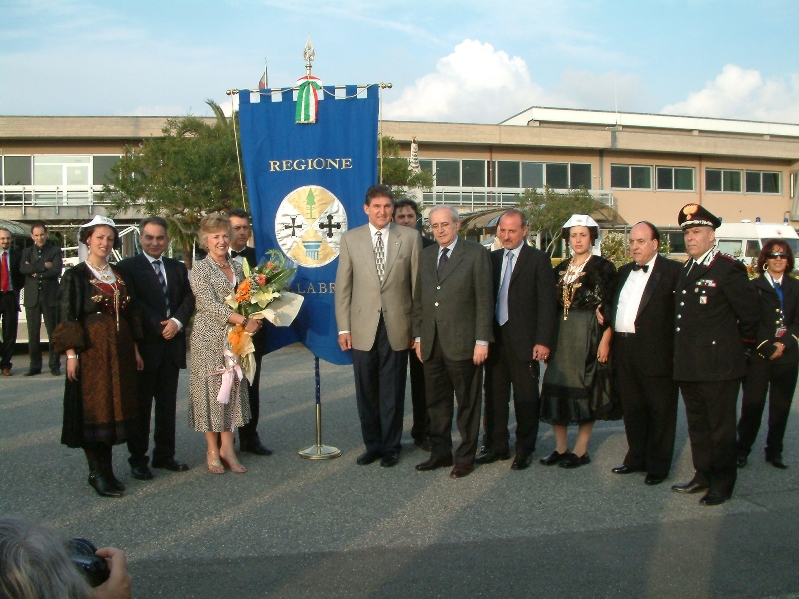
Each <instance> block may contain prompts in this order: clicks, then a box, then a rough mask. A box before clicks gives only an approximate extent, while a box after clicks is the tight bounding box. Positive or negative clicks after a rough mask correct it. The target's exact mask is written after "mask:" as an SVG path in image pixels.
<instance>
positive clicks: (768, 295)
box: [750, 273, 799, 364]
mask: <svg viewBox="0 0 799 599" xmlns="http://www.w3.org/2000/svg"><path fill="white" fill-rule="evenodd" d="M750 284H751V285H752V286H753V287H754V288H755V290H756V291H757V294H758V297H759V298H760V322H759V323H758V325H757V335H756V341H755V343H756V345H757V349H758V350H761V349H762V350H765V352H764V353H765V355H770V353H769V352H770V350H771V348H767V347H766V346H770V345H773V344H774V342H776V341H779V342H780V343H782V344H783V345H785V351H784V352H783V353H782V356H780V357H779V358H777V359H776V360H769V362H771V363H773V364H787V363H793V362H797V361H799V347H797V340H799V281H797V280H796V279H794V278H793V277H791V276H790V275H789V274H788V273H785V275H784V276H783V277H782V283H781V285H782V294H783V298H784V300H783V305H784V308H782V309H781V308H780V298H779V296H778V295H777V291H776V290H775V289H774V287H772V286H771V283H769V281H768V280H767V279H766V277H764V276H762V275H761V276H759V277H758V278H756V279H754V280H752V281H750ZM780 312H782V314H780ZM780 316H782V318H780ZM780 326H783V327H785V328H786V331H785V333H784V334H783V335H782V336H781V337H777V335H776V333H777V328H778V327H780Z"/></svg>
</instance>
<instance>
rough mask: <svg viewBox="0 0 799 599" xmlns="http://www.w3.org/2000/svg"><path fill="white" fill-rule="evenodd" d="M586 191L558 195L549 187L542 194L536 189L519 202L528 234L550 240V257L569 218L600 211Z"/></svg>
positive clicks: (547, 248) (530, 190)
mask: <svg viewBox="0 0 799 599" xmlns="http://www.w3.org/2000/svg"><path fill="white" fill-rule="evenodd" d="M599 206H600V204H599V202H597V201H596V200H595V199H594V198H593V197H592V196H591V194H590V193H588V191H586V190H585V188H582V187H581V188H580V189H571V190H569V191H567V192H565V193H561V192H557V191H555V190H554V189H552V188H551V187H549V186H546V187H545V188H544V192H543V193H541V192H540V191H538V190H536V189H525V190H524V195H523V196H522V197H521V199H520V200H519V210H521V211H522V212H524V213H525V214H526V215H527V225H528V227H529V229H530V230H531V231H539V232H541V233H543V234H544V236H545V237H546V238H547V239H548V240H549V241H548V243H547V246H546V251H547V252H549V254H550V255H552V254H553V253H554V251H555V249H556V248H557V247H558V242H559V241H560V239H561V231H562V228H563V223H565V222H566V221H567V220H569V217H570V216H571V215H572V214H591V213H592V212H594V210H596V209H597V207H599Z"/></svg>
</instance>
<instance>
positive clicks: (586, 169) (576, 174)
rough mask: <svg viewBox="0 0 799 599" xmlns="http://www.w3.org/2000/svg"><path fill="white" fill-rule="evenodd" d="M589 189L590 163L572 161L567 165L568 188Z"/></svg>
mask: <svg viewBox="0 0 799 599" xmlns="http://www.w3.org/2000/svg"><path fill="white" fill-rule="evenodd" d="M580 187H584V188H585V189H591V165H590V164H579V163H572V164H570V165H569V189H579V188H580Z"/></svg>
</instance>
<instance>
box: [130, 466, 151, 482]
mask: <svg viewBox="0 0 799 599" xmlns="http://www.w3.org/2000/svg"><path fill="white" fill-rule="evenodd" d="M130 473H131V474H132V475H133V478H138V479H139V480H150V479H151V478H152V477H153V473H152V471H151V470H150V469H149V468H148V467H147V466H131V467H130Z"/></svg>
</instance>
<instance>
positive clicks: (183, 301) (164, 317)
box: [117, 216, 194, 480]
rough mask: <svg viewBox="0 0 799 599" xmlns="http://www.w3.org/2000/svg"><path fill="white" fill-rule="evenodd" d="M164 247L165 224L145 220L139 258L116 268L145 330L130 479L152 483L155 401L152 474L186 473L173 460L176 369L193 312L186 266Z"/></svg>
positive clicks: (183, 357)
mask: <svg viewBox="0 0 799 599" xmlns="http://www.w3.org/2000/svg"><path fill="white" fill-rule="evenodd" d="M168 241H169V239H168V237H167V223H166V221H165V220H164V219H163V218H161V217H158V216H151V217H148V218H145V219H144V220H142V221H141V224H140V225H139V243H140V244H141V247H142V250H143V253H141V254H139V255H137V256H134V257H132V258H126V259H125V260H123V261H122V262H120V263H119V264H118V265H117V267H118V268H119V271H120V273H121V274H122V278H123V280H124V281H125V283H126V284H127V286H128V290H129V291H128V293H130V295H131V296H132V297H133V299H134V301H135V302H136V304H137V305H138V307H139V308H140V309H141V316H142V328H143V330H144V338H143V339H142V340H141V341H139V353H140V354H141V357H142V360H144V370H141V371H139V417H138V423H137V427H136V429H137V430H136V434H135V436H134V437H133V438H131V439H130V440H129V441H128V451H129V452H130V457H129V458H128V462H129V463H130V467H131V473H132V474H133V477H134V478H138V479H141V480H149V479H151V478H152V477H153V473H152V471H151V470H150V469H149V468H148V467H147V463H148V457H147V448H148V443H149V438H150V412H151V411H152V410H153V400H155V430H154V433H153V441H154V448H153V461H152V466H153V468H165V469H167V470H172V471H173V472H183V471H185V470H188V469H189V467H188V465H186V464H184V463H183V462H179V461H178V460H176V459H175V408H176V402H177V391H178V378H179V375H180V369H182V368H186V335H185V326H186V325H187V324H188V322H189V319H190V318H191V316H192V313H193V312H194V294H193V293H192V291H191V287H190V286H189V273H188V271H187V270H186V267H185V266H184V264H183V263H182V262H180V261H178V260H173V259H172V258H168V257H166V256H164V250H165V249H166V247H167V244H168Z"/></svg>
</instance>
